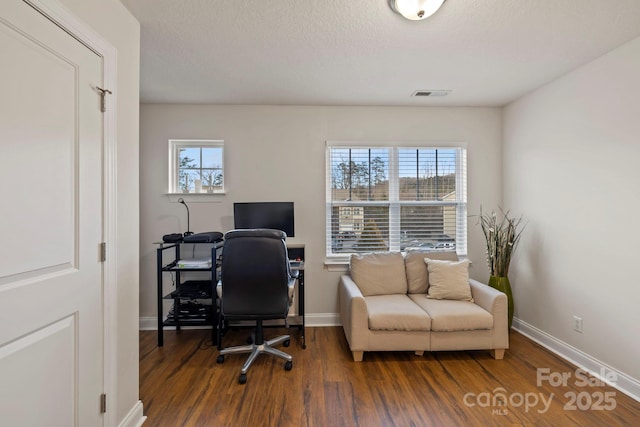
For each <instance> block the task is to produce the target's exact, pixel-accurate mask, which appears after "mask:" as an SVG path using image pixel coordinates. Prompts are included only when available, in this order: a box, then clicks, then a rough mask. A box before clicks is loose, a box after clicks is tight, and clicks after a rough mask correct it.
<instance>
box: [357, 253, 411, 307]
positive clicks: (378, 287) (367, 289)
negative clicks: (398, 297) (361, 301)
mask: <svg viewBox="0 0 640 427" xmlns="http://www.w3.org/2000/svg"><path fill="white" fill-rule="evenodd" d="M349 268H350V271H351V278H352V279H353V281H354V282H356V285H358V288H360V292H362V295H364V296H370V295H389V294H406V293H407V276H406V275H405V272H404V257H403V256H402V254H401V253H400V252H377V253H371V254H353V255H351V260H350V265H349Z"/></svg>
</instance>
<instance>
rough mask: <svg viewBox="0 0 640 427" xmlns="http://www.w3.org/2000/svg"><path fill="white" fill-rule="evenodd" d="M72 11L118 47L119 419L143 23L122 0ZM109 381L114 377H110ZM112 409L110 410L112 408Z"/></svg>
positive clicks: (129, 386) (130, 288)
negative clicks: (140, 23) (126, 7)
mask: <svg viewBox="0 0 640 427" xmlns="http://www.w3.org/2000/svg"><path fill="white" fill-rule="evenodd" d="M59 1H60V3H62V4H64V6H65V7H66V8H67V9H68V10H70V11H71V13H72V14H73V15H75V16H76V17H78V19H80V20H81V21H84V22H85V23H86V24H87V25H89V26H90V27H91V28H93V30H94V31H95V32H96V33H98V34H99V35H100V36H101V37H103V38H104V39H105V40H106V41H107V42H108V43H109V44H111V45H112V46H113V47H115V48H116V49H117V51H118V52H117V56H118V57H117V64H118V68H117V77H116V81H117V82H118V85H117V87H115V88H108V89H110V90H112V91H113V92H114V93H115V94H116V96H117V100H118V104H117V109H118V110H117V111H118V114H117V159H116V161H117V165H116V167H117V170H116V173H117V180H118V187H117V200H116V204H117V219H116V221H117V242H113V243H114V244H117V258H118V259H117V260H116V263H117V277H116V281H117V288H118V289H117V294H118V300H117V307H118V312H117V314H116V316H117V319H118V324H117V328H116V330H115V331H113V333H114V334H115V335H116V341H117V344H116V345H117V348H115V349H111V350H112V351H116V352H117V355H116V359H117V366H113V367H112V369H113V373H114V375H116V376H117V379H116V382H117V387H116V390H113V392H114V393H115V396H112V397H111V400H110V402H112V405H113V403H115V408H113V407H110V408H109V411H114V412H115V416H114V415H111V419H112V420H114V421H115V423H116V424H120V423H121V422H123V420H124V419H125V418H126V416H127V415H128V414H129V412H130V411H131V410H132V409H133V407H134V406H135V405H136V404H137V403H138V401H139V397H138V396H139V394H138V301H139V293H138V266H139V251H138V233H139V226H138V224H139V223H138V220H139V217H138V168H139V167H138V163H139V162H138V121H139V120H138V116H139V115H138V112H139V91H140V90H139V70H140V67H139V62H140V25H139V24H138V22H137V21H136V20H135V19H134V18H133V16H132V15H131V14H130V13H129V12H128V11H127V9H125V8H124V6H122V4H121V3H120V2H119V1H117V0H59ZM107 381H109V380H107ZM114 412H112V413H111V414H113V413H114Z"/></svg>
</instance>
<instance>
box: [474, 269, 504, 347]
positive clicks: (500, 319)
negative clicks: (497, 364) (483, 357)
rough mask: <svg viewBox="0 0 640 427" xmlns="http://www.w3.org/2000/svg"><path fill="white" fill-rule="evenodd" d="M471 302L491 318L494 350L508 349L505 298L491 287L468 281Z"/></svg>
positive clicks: (475, 281)
mask: <svg viewBox="0 0 640 427" xmlns="http://www.w3.org/2000/svg"><path fill="white" fill-rule="evenodd" d="M469 284H470V285H471V295H472V296H473V302H475V303H476V304H477V305H479V306H480V307H482V308H484V309H485V310H487V311H488V312H489V313H491V315H492V316H493V329H494V330H495V332H496V334H495V337H494V341H495V342H494V345H495V347H494V348H497V349H504V348H509V321H508V320H507V296H506V295H505V294H504V293H502V292H500V291H499V290H497V289H494V288H492V287H491V286H488V285H485V284H484V283H480V282H478V281H477V280H473V279H469Z"/></svg>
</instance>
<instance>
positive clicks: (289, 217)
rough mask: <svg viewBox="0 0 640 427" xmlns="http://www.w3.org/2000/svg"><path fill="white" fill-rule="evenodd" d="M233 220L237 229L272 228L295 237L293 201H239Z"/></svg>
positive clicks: (236, 204)
mask: <svg viewBox="0 0 640 427" xmlns="http://www.w3.org/2000/svg"><path fill="white" fill-rule="evenodd" d="M233 220H234V227H235V228H236V229H241V228H271V229H274V230H282V231H284V232H285V233H286V234H287V237H294V232H295V227H294V214H293V202H242V203H240V202H237V203H234V204H233Z"/></svg>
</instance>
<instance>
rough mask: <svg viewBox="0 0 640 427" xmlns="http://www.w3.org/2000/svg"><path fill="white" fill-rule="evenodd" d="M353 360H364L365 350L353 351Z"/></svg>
mask: <svg viewBox="0 0 640 427" xmlns="http://www.w3.org/2000/svg"><path fill="white" fill-rule="evenodd" d="M351 354H353V361H354V362H362V356H364V351H352V352H351Z"/></svg>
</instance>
